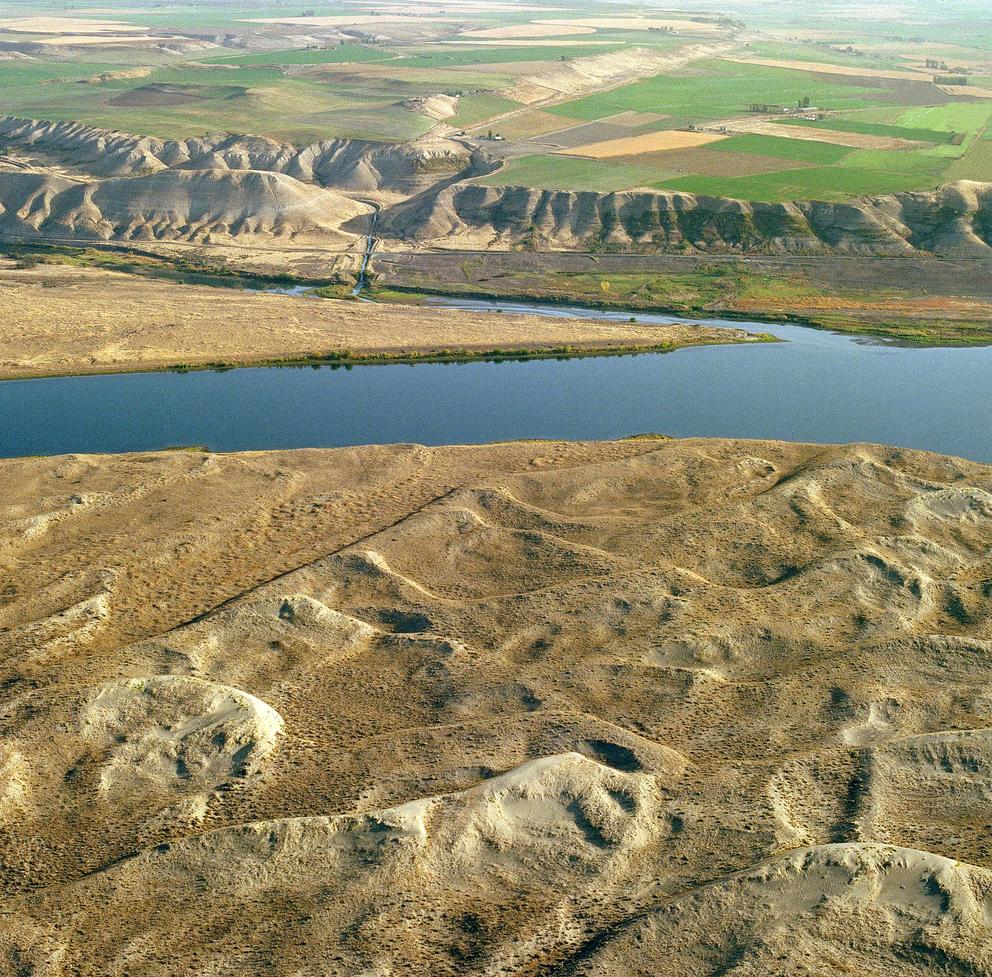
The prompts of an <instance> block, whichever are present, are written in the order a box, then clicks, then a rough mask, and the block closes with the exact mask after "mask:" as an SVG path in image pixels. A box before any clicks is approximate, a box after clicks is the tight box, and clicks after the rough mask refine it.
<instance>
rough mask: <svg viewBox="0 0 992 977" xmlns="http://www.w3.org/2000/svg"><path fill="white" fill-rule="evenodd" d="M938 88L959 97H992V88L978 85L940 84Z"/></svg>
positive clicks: (946, 93)
mask: <svg viewBox="0 0 992 977" xmlns="http://www.w3.org/2000/svg"><path fill="white" fill-rule="evenodd" d="M937 88H938V90H940V91H942V92H943V93H944V94H945V95H953V96H955V97H957V98H992V89H988V88H980V87H979V86H978V85H938V86H937Z"/></svg>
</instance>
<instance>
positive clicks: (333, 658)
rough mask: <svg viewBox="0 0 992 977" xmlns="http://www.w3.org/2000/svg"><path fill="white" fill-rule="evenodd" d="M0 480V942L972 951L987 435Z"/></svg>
mask: <svg viewBox="0 0 992 977" xmlns="http://www.w3.org/2000/svg"><path fill="white" fill-rule="evenodd" d="M0 493H2V496H3V498H4V499H5V500H6V501H7V511H8V513H9V518H8V519H7V520H6V521H5V522H3V523H2V524H0V542H2V552H3V553H4V554H5V560H7V561H8V562H9V563H10V564H11V566H12V567H14V569H15V573H14V575H13V580H14V581H15V588H14V590H13V591H8V592H5V595H4V602H3V603H0V688H2V690H3V691H2V696H0V770H2V771H3V773H4V777H3V783H2V785H0V862H2V864H3V865H4V868H5V871H4V873H3V875H2V884H3V886H4V895H5V898H4V909H3V920H4V925H3V927H0V933H2V935H0V955H2V956H0V959H3V960H4V965H5V966H7V967H8V968H13V967H14V966H15V965H16V966H19V967H22V968H23V967H25V966H32V967H34V968H35V970H36V971H37V972H40V973H58V972H60V968H61V971H62V972H65V971H66V970H68V971H80V972H86V971H87V970H89V971H100V970H108V969H109V970H118V971H123V970H125V969H127V970H132V971H133V970H138V971H140V972H142V973H146V974H161V975H163V977H164V975H165V974H169V973H176V972H182V973H194V972H203V971H217V972H222V973H223V972H237V973H239V974H273V973H275V974H287V975H290V974H292V975H299V974H311V973H314V974H315V973H318V972H320V973H334V974H338V973H340V974H353V973H372V974H384V975H386V974H400V973H404V974H405V973H428V972H429V973H432V974H450V975H456V974H457V975H465V974H478V975H494V974H498V973H503V974H519V975H521V977H522V975H526V974H534V973H554V974H566V973H571V974H589V975H592V974H595V975H602V977H606V975H610V977H612V975H618V974H644V975H648V974H656V973H659V972H662V971H663V972H666V973H668V972H671V973H673V974H678V975H686V977H716V975H718V974H719V975H726V974H736V975H740V977H744V975H749V974H756V973H762V974H765V973H768V974H782V975H785V974H790V975H793V974H797V973H798V974H806V973H808V974H817V975H838V977H840V975H842V974H847V973H849V972H850V967H851V966H854V965H856V966H859V967H862V968H863V969H866V970H869V971H870V972H872V973H873V974H878V975H880V977H906V975H923V974H930V973H934V972H951V973H961V974H965V973H969V974H976V973H983V972H985V971H986V970H988V969H989V967H990V965H992V960H990V957H989V953H990V951H989V941H988V927H989V925H990V920H992V874H990V873H992V847H990V835H989V829H988V819H987V817H985V810H986V807H987V782H988V773H989V770H990V769H992V749H990V742H992V733H990V726H989V716H990V715H992V698H990V695H989V691H988V679H987V676H988V671H989V668H990V666H992V585H990V581H992V550H990V547H989V541H990V539H992V471H990V469H989V468H988V467H986V466H982V465H977V464H972V463H969V462H967V461H964V460H962V459H955V458H947V457H942V456H938V455H930V454H926V453H923V452H915V451H906V450H901V449H898V448H889V447H884V446H879V445H848V446H816V445H792V444H783V443H777V442H730V441H713V440H688V441H674V440H667V439H663V438H659V437H645V438H636V439H630V440H626V441H618V442H612V443H588V444H581V443H577V444H569V443H562V442H517V443H510V444H503V445H489V446H479V447H451V448H424V447H421V446H416V445H398V446H391V447H389V446H386V447H376V446H366V447H361V448H349V449H340V450H334V451H300V452H260V453H251V454H233V455H214V454H210V453H205V452H197V451H186V452H166V453H160V454H142V455H122V456H102V457H101V456H84V455H77V456H66V457H62V458H37V459H21V460H14V461H6V462H3V463H2V464H0ZM70 497H71V498H70ZM67 500H68V501H67ZM73 500H78V501H73ZM25 526H30V527H33V529H32V532H30V533H24V532H22V530H23V528H24V527H25ZM94 602H97V603H98V604H99V609H98V608H97V606H96V604H95V603H94ZM66 608H70V609H72V610H71V612H70V613H66V610H65V609H66ZM178 929H181V931H182V932H183V934H184V938H183V940H182V941H178V942H177V940H176V938H175V934H176V932H177V930H178Z"/></svg>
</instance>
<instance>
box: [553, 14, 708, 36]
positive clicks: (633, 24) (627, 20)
mask: <svg viewBox="0 0 992 977" xmlns="http://www.w3.org/2000/svg"><path fill="white" fill-rule="evenodd" d="M534 23H535V24H549V25H552V26H558V27H560V26H578V27H592V28H595V29H597V30H606V31H609V30H619V31H650V30H660V31H663V30H668V29H671V30H674V31H686V32H690V33H691V32H703V33H711V32H713V31H719V30H720V29H721V28H720V25H719V24H714V23H706V22H701V21H697V20H678V19H669V18H664V17H587V18H571V17H567V18H566V17H562V18H561V19H560V20H558V19H555V20H535V21H534Z"/></svg>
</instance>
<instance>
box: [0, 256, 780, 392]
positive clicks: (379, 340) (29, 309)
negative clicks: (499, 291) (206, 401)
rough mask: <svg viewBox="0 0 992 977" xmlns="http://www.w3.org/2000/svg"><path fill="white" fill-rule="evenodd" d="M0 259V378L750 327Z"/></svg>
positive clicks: (632, 349) (457, 355)
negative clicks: (517, 310)
mask: <svg viewBox="0 0 992 977" xmlns="http://www.w3.org/2000/svg"><path fill="white" fill-rule="evenodd" d="M16 265H17V263H16V262H13V261H6V262H0V378H2V379H27V378H31V377H43V376H68V375H85V374H99V373H126V372H135V371H149V370H163V369H221V368H227V367H235V366H262V365H276V364H279V365H289V364H304V365H317V364H328V363H338V364H341V365H347V364H352V363H373V362H374V363H381V362H423V361H429V362H430V361H432V362H441V361H453V360H468V359H494V358H537V357H557V356H583V355H591V354H597V355H601V354H607V353H636V352H659V351H668V350H675V349H680V348H683V347H686V346H698V345H711V344H714V343H721V344H722V343H754V342H760V341H762V338H763V337H761V336H758V335H755V332H754V331H747V330H744V329H733V328H716V327H713V326H697V325H693V324H691V323H678V324H673V325H667V324H666V325H658V324H644V323H638V322H634V321H630V322H606V321H600V320H583V321H575V320H567V321H566V320H562V319H551V318H545V317H543V316H536V315H508V314H507V315H493V314H492V313H489V312H471V311H463V310H455V309H450V310H438V309H432V308H425V307H418V306H400V305H385V304H384V305H375V306H371V305H369V304H368V303H360V302H355V301H347V300H345V301H330V300H320V299H309V298H305V297H299V296H287V295H276V294H266V293H262V292H253V291H246V290H239V289H236V288H216V287H209V286H207V285H198V284H179V283H176V282H173V281H167V280H162V279H154V278H147V277H143V276H137V275H130V274H126V273H124V272H120V271H108V270H106V269H103V268H96V267H87V266H82V267H80V266H74V265H64V264H53V265H50V264H39V265H37V266H34V267H27V268H24V267H20V268H19V267H16Z"/></svg>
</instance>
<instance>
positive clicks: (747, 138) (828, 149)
mask: <svg viewBox="0 0 992 977" xmlns="http://www.w3.org/2000/svg"><path fill="white" fill-rule="evenodd" d="M708 148H709V149H713V150H719V151H720V152H725V153H748V154H749V155H753V156H771V157H775V158H778V159H788V160H796V161H799V162H803V163H819V164H821V165H829V164H831V163H838V162H840V160H842V159H843V158H844V157H845V156H847V155H848V154H849V153H850V152H851V150H850V149H848V147H847V146H832V145H831V144H830V143H826V142H812V141H810V140H808V139H782V138H781V137H780V136H762V135H759V134H758V133H748V134H746V135H742V136H731V137H730V138H729V139H723V140H721V141H720V142H715V143H711V144H710V146H709V147H708Z"/></svg>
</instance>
